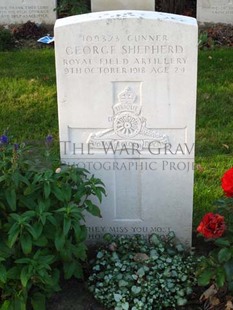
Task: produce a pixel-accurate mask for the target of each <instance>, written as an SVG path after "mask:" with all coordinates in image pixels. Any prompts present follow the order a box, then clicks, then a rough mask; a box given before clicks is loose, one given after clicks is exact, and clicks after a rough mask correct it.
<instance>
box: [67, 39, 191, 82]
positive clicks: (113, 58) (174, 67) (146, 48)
mask: <svg viewBox="0 0 233 310" xmlns="http://www.w3.org/2000/svg"><path fill="white" fill-rule="evenodd" d="M64 54H65V55H66V56H65V57H64V58H63V60H62V63H63V67H64V73H65V75H73V74H79V75H82V74H83V75H88V74H92V75H93V74H97V75H112V74H132V75H133V74H151V75H155V76H156V75H160V74H169V73H173V74H183V73H185V72H186V65H187V61H188V59H187V55H186V51H185V48H184V46H182V45H179V44H173V43H171V39H169V36H168V35H165V34H139V35H127V34H125V36H124V35H122V37H120V36H119V35H115V36H113V35H80V36H79V37H78V41H77V44H75V45H70V46H66V47H65V49H64Z"/></svg>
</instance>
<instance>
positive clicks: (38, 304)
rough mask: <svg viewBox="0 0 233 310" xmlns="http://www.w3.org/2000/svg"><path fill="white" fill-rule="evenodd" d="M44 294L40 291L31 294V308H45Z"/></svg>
mask: <svg viewBox="0 0 233 310" xmlns="http://www.w3.org/2000/svg"><path fill="white" fill-rule="evenodd" d="M45 301H46V299H45V295H43V294H41V293H35V294H33V296H32V298H31V303H32V308H33V310H45V309H46V307H45Z"/></svg>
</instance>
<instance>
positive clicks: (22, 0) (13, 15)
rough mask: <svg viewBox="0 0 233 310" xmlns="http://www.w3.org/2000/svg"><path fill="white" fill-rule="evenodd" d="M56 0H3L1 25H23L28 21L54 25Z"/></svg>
mask: <svg viewBox="0 0 233 310" xmlns="http://www.w3.org/2000/svg"><path fill="white" fill-rule="evenodd" d="M55 8H56V0H14V1H12V0H11V1H8V0H1V2H0V24H1V25H5V24H6V25H10V24H23V23H26V22H27V21H29V20H30V21H31V22H35V23H39V24H41V23H44V24H49V25H50V24H51V25H52V24H54V23H55V20H56V12H55V11H54V9H55Z"/></svg>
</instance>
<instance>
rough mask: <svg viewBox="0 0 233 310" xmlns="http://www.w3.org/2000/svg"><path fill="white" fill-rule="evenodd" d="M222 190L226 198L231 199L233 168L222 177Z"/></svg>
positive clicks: (232, 192) (232, 195)
mask: <svg viewBox="0 0 233 310" xmlns="http://www.w3.org/2000/svg"><path fill="white" fill-rule="evenodd" d="M222 189H223V190H224V193H225V195H226V196H227V197H233V168H231V169H229V170H227V171H226V172H225V173H224V175H223V177H222Z"/></svg>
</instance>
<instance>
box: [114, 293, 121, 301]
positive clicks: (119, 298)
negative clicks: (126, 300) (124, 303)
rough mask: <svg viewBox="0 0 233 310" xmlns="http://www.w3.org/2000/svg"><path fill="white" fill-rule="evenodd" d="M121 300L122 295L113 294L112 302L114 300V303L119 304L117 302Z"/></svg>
mask: <svg viewBox="0 0 233 310" xmlns="http://www.w3.org/2000/svg"><path fill="white" fill-rule="evenodd" d="M121 299H122V295H120V294H114V300H115V302H119V301H121Z"/></svg>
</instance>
